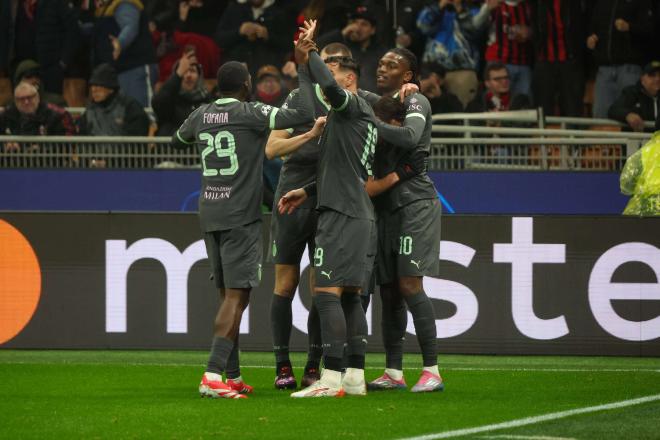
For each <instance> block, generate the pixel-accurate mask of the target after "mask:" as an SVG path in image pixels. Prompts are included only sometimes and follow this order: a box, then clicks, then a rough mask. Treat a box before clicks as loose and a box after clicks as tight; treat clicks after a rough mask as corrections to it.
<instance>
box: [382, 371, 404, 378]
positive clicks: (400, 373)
mask: <svg viewBox="0 0 660 440" xmlns="http://www.w3.org/2000/svg"><path fill="white" fill-rule="evenodd" d="M385 373H387V375H388V376H390V377H391V378H392V379H394V380H401V379H403V370H395V369H394V368H385Z"/></svg>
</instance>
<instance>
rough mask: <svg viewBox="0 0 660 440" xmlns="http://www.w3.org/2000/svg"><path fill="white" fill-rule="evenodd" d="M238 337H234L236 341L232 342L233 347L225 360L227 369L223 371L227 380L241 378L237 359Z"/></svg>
mask: <svg viewBox="0 0 660 440" xmlns="http://www.w3.org/2000/svg"><path fill="white" fill-rule="evenodd" d="M238 350H239V348H238V336H236V341H234V347H233V348H232V349H231V353H229V357H228V358H227V369H226V370H225V375H226V376H227V379H236V378H237V377H240V376H241V367H240V366H239V365H240V363H239V358H238V354H239V353H238Z"/></svg>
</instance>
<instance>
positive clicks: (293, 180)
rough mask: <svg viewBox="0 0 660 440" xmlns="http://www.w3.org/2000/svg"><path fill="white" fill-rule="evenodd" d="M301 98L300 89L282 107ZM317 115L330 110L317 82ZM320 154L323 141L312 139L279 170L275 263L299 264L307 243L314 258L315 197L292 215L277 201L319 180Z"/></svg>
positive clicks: (371, 97)
mask: <svg viewBox="0 0 660 440" xmlns="http://www.w3.org/2000/svg"><path fill="white" fill-rule="evenodd" d="M358 94H359V95H360V96H361V97H363V98H364V99H365V100H367V101H368V102H369V103H370V105H373V104H374V103H375V102H376V101H378V99H379V98H380V97H379V96H378V95H376V94H374V93H371V92H368V91H362V90H360V91H358ZM299 100H300V93H299V91H298V89H295V90H293V91H292V92H291V93H290V94H289V96H288V97H287V99H286V101H285V103H284V104H283V105H282V108H296V106H297V105H298V104H297V103H298V101H299ZM313 101H314V116H315V117H316V118H318V117H320V116H327V114H328V112H329V111H330V104H328V103H327V102H326V100H325V98H324V96H323V92H322V91H321V87H320V86H319V85H318V84H315V85H314V96H313ZM313 126H314V124H313V122H312V123H309V124H305V125H301V126H298V127H295V128H292V129H288V130H287V131H288V132H289V134H290V135H291V136H292V137H295V136H299V135H301V134H303V133H306V132H308V131H309V130H311V129H312V127H313ZM319 155H320V140H319V139H312V140H310V141H307V142H305V143H304V144H303V145H302V146H300V148H298V149H297V150H296V151H294V152H293V153H291V154H289V155H287V157H286V158H285V159H284V163H283V165H282V170H281V171H280V180H279V183H278V185H277V190H276V192H275V203H274V206H273V215H272V218H271V229H270V252H269V255H268V259H269V261H272V262H273V263H275V264H287V265H298V264H299V263H300V259H301V257H302V254H303V252H304V251H305V245H307V247H308V251H309V253H310V262H311V261H313V252H314V247H315V245H314V236H315V235H316V225H317V221H318V213H317V211H316V204H317V199H316V196H315V195H313V196H310V197H308V198H307V200H305V202H304V203H303V204H302V205H301V206H300V207H299V208H298V209H296V210H295V211H294V212H293V213H291V214H280V213H279V212H278V210H277V209H276V207H277V202H278V201H279V200H280V198H281V197H282V196H283V195H284V194H286V193H287V192H288V191H291V190H294V189H297V188H302V187H304V186H306V185H308V184H310V183H313V182H315V180H316V171H317V168H318V162H319Z"/></svg>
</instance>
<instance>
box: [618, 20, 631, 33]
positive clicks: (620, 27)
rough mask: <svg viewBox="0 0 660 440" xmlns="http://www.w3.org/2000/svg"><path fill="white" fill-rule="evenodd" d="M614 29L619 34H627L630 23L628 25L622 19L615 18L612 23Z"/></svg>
mask: <svg viewBox="0 0 660 440" xmlns="http://www.w3.org/2000/svg"><path fill="white" fill-rule="evenodd" d="M614 27H615V28H616V30H617V31H619V32H628V31H629V30H630V23H628V22H627V21H626V20H624V19H623V18H617V19H616V20H615V21H614Z"/></svg>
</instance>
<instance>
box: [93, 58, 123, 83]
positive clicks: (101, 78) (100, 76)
mask: <svg viewBox="0 0 660 440" xmlns="http://www.w3.org/2000/svg"><path fill="white" fill-rule="evenodd" d="M89 85H90V86H102V87H107V88H109V89H118V88H119V79H118V78H117V71H116V70H115V68H114V67H112V66H111V65H110V64H107V63H104V64H99V65H98V66H97V67H96V69H94V71H93V72H92V76H91V77H90V78H89Z"/></svg>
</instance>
